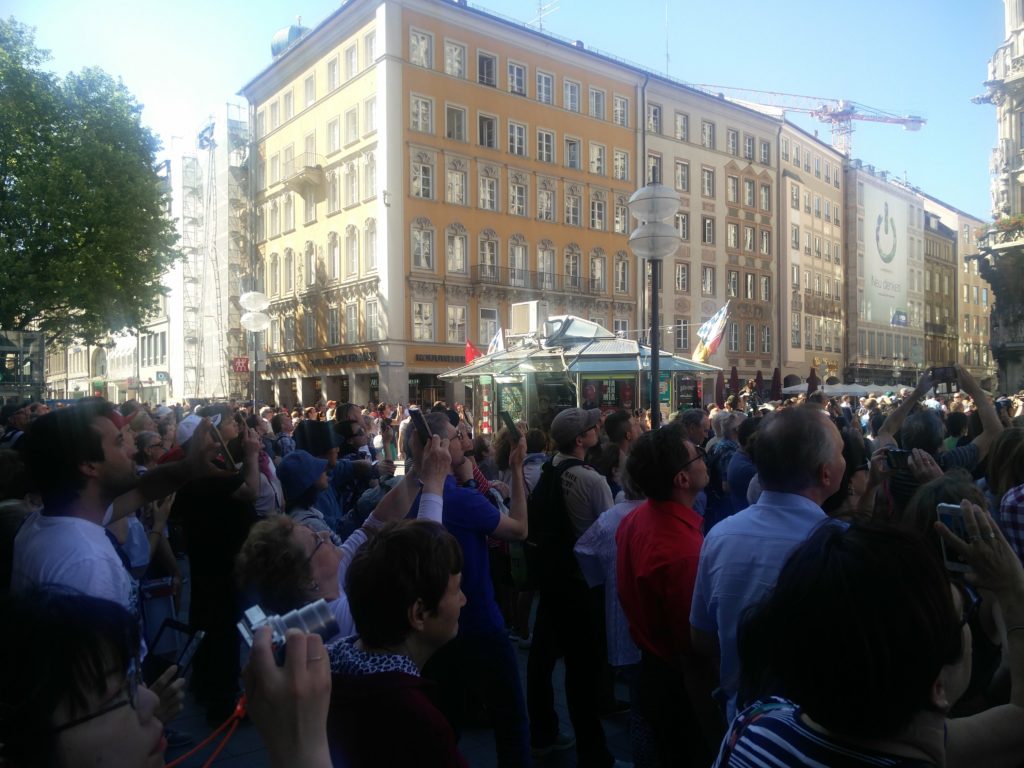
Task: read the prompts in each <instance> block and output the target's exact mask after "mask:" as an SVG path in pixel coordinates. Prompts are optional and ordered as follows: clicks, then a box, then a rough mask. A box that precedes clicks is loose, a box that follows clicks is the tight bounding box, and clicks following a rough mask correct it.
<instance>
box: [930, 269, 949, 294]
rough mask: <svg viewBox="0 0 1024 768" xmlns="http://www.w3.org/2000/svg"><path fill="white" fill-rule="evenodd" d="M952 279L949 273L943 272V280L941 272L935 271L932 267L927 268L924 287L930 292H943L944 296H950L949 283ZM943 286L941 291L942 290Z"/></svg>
mask: <svg viewBox="0 0 1024 768" xmlns="http://www.w3.org/2000/svg"><path fill="white" fill-rule="evenodd" d="M950 282H951V280H950V279H949V273H948V272H943V273H941V280H940V277H939V273H934V277H933V273H932V271H931V270H930V269H926V270H925V272H924V289H925V291H928V292H934V293H940V292H941V293H942V295H943V296H949V290H950V289H949V285H950ZM940 288H941V291H940Z"/></svg>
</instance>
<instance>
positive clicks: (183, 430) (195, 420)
mask: <svg viewBox="0 0 1024 768" xmlns="http://www.w3.org/2000/svg"><path fill="white" fill-rule="evenodd" d="M210 421H211V422H212V423H213V426H215V427H216V426H217V425H218V424H220V414H219V413H218V414H217V415H216V416H211V417H210ZM202 423H203V417H202V416H197V415H196V414H194V413H192V414H189V415H188V416H186V417H185V418H184V419H182V420H181V423H180V424H178V429H177V432H176V435H177V438H178V445H184V444H185V443H187V442H188V441H189V440H191V439H192V435H194V434H195V433H196V428H197V427H198V426H199V425H200V424H202Z"/></svg>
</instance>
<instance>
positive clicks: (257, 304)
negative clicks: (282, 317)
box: [238, 291, 270, 413]
mask: <svg viewBox="0 0 1024 768" xmlns="http://www.w3.org/2000/svg"><path fill="white" fill-rule="evenodd" d="M238 303H239V304H241V305H242V309H244V310H246V312H245V314H244V315H242V318H241V320H240V321H239V322H240V323H241V325H242V327H243V328H244V329H245V330H247V331H249V333H251V334H252V412H253V413H256V376H257V371H258V369H259V364H258V363H259V358H260V348H259V338H258V336H257V335H256V334H258V333H259V332H260V331H265V330H267V328H268V327H269V326H270V317H269V316H268V315H267V313H266V312H265V311H264V310H265V309H266V308H267V307H269V306H270V299H268V298H267V297H266V295H265V294H263V293H261V292H260V291H248V292H246V293H243V294H242V295H241V296H240V297H239V298H238Z"/></svg>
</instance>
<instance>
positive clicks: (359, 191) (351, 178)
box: [255, 153, 377, 242]
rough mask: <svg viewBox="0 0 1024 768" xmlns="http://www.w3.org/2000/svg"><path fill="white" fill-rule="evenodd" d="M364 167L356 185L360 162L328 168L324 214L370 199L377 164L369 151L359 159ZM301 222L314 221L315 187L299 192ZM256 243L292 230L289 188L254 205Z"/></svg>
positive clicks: (292, 200)
mask: <svg viewBox="0 0 1024 768" xmlns="http://www.w3.org/2000/svg"><path fill="white" fill-rule="evenodd" d="M362 165H363V167H364V174H363V185H362V187H361V188H360V185H359V168H358V167H359V163H357V162H355V161H352V162H348V163H345V164H344V165H343V166H340V167H337V168H332V169H329V170H328V171H327V197H326V199H325V200H324V204H325V205H326V206H327V214H328V215H330V214H334V213H338V212H339V211H341V210H342V208H343V207H345V208H348V207H351V206H353V205H357V204H358V203H360V202H364V201H367V200H372V199H373V198H374V197H376V195H377V164H376V160H375V158H374V156H373V154H372V153H370V154H368V155H367V156H366V157H365V158H364V159H363V162H362ZM301 197H302V221H303V224H305V225H307V226H308V225H310V224H315V223H316V220H317V219H316V217H317V207H318V205H319V203H318V202H317V198H316V190H315V189H314V188H313V187H307V188H306V190H305V191H304V192H303V194H302V196H301ZM255 218H256V242H263V241H264V240H266V239H267V238H268V237H271V238H273V237H277V236H279V235H281V234H284V233H287V232H291V231H292V230H294V229H295V193H293V192H291V191H290V190H286V191H284V192H282V193H281V194H280V195H276V196H274V197H273V198H271V199H270V200H267V201H266V202H264V203H263V204H261V205H257V206H256V217H255Z"/></svg>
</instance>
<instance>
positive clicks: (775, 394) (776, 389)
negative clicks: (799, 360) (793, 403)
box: [771, 368, 782, 400]
mask: <svg viewBox="0 0 1024 768" xmlns="http://www.w3.org/2000/svg"><path fill="white" fill-rule="evenodd" d="M771 399H772V400H781V399H782V371H780V370H779V369H778V368H776V369H775V373H773V374H772V392H771Z"/></svg>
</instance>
